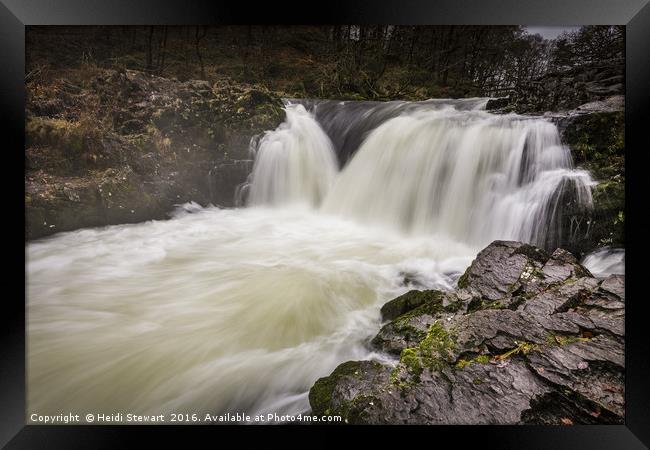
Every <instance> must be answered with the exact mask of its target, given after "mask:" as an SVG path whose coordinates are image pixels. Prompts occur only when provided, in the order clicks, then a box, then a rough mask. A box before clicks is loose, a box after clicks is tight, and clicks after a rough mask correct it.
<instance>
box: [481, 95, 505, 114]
mask: <svg viewBox="0 0 650 450" xmlns="http://www.w3.org/2000/svg"><path fill="white" fill-rule="evenodd" d="M509 104H510V98H509V97H499V98H492V99H490V100H488V102H487V104H486V105H485V109H486V110H488V111H491V110H494V109H501V108H504V107H506V106H508V105H509Z"/></svg>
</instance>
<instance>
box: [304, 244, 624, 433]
mask: <svg viewBox="0 0 650 450" xmlns="http://www.w3.org/2000/svg"><path fill="white" fill-rule="evenodd" d="M381 312H382V317H383V319H384V320H385V321H387V323H386V324H385V325H384V326H383V327H382V328H381V330H380V332H379V333H378V334H377V336H375V338H373V339H372V341H371V342H370V346H371V347H372V348H375V349H377V350H379V351H382V352H386V353H388V354H392V355H394V356H395V357H397V358H399V360H398V361H397V362H396V363H395V364H394V365H390V364H386V363H385V362H379V361H372V360H366V361H348V362H345V363H343V364H341V365H340V366H338V367H337V368H336V369H335V370H334V371H333V372H332V374H331V375H329V376H328V377H324V378H321V379H319V380H318V381H316V383H315V384H314V386H313V387H312V388H311V390H310V393H309V400H310V404H311V407H312V412H313V413H314V414H316V415H325V416H328V415H334V416H341V417H342V419H343V421H344V423H347V424H375V425H376V424H473V425H475V424H492V425H494V424H547V425H573V424H622V423H624V406H625V404H624V399H625V397H624V386H625V384H624V378H625V359H624V334H625V333H624V322H625V278H624V276H622V275H610V276H608V277H607V278H604V279H603V278H601V279H596V278H594V277H593V275H592V274H591V273H590V272H589V271H588V270H587V269H586V268H585V267H583V266H582V265H580V264H579V263H578V261H577V260H576V259H575V257H573V256H572V255H571V254H570V253H569V252H567V251H566V250H562V249H557V250H556V251H555V252H553V253H552V254H548V253H546V252H545V251H544V250H542V249H539V248H536V247H534V246H531V245H528V244H523V243H518V242H512V241H495V242H493V243H492V244H490V245H489V246H488V247H486V248H485V249H484V250H482V251H481V252H480V253H479V254H478V255H477V257H476V259H475V260H474V261H473V262H472V264H471V265H470V267H468V269H467V271H466V272H465V273H464V274H463V275H462V276H461V278H460V279H459V280H458V288H457V289H456V290H454V291H452V292H442V291H435V290H426V291H417V290H414V291H410V292H408V293H407V294H404V295H402V296H400V297H398V298H396V299H394V300H391V301H390V302H388V303H386V304H385V305H384V307H382V309H381Z"/></svg>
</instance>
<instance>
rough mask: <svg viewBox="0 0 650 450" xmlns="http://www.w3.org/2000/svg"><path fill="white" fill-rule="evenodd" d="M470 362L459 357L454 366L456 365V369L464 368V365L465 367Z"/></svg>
mask: <svg viewBox="0 0 650 450" xmlns="http://www.w3.org/2000/svg"><path fill="white" fill-rule="evenodd" d="M471 364H472V361H471V360H469V361H468V360H466V359H462V358H461V359H459V360H458V362H457V363H456V365H455V366H454V367H456V369H464V368H465V367H467V366H469V365H471Z"/></svg>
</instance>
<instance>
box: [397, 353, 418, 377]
mask: <svg viewBox="0 0 650 450" xmlns="http://www.w3.org/2000/svg"><path fill="white" fill-rule="evenodd" d="M400 363H401V364H403V365H404V366H405V367H406V369H407V370H408V372H409V373H410V374H411V375H412V376H413V377H414V378H415V379H417V380H419V378H420V375H421V374H422V370H423V367H422V360H421V359H420V357H419V355H418V352H417V349H415V348H405V349H404V350H402V353H401V355H400Z"/></svg>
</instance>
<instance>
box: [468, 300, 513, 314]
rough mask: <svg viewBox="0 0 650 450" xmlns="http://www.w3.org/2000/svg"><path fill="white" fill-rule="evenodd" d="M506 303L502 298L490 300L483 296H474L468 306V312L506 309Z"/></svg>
mask: <svg viewBox="0 0 650 450" xmlns="http://www.w3.org/2000/svg"><path fill="white" fill-rule="evenodd" d="M504 308H505V305H504V304H503V303H501V301H500V300H493V301H488V300H485V299H483V298H479V297H476V298H474V299H473V300H472V301H471V302H470V303H469V305H468V306H467V312H468V313H471V312H475V311H480V310H483V309H504Z"/></svg>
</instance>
